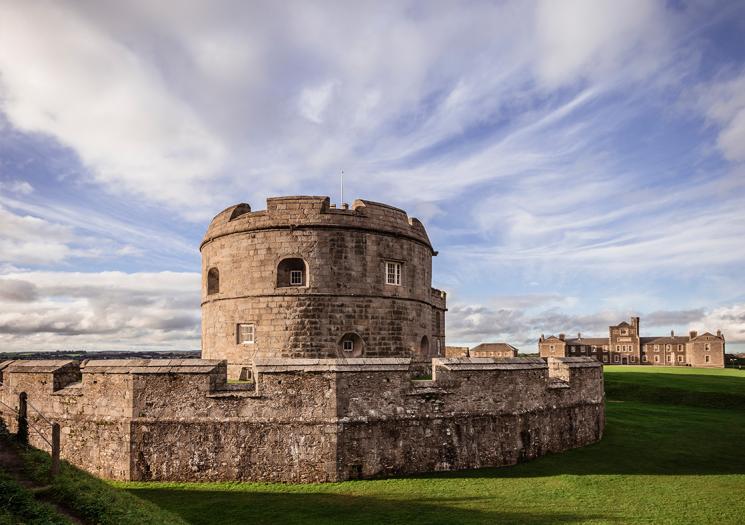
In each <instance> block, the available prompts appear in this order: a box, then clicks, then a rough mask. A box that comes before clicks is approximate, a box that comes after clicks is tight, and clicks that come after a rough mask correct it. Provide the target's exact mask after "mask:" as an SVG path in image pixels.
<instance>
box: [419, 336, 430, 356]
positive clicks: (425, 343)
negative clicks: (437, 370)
mask: <svg viewBox="0 0 745 525" xmlns="http://www.w3.org/2000/svg"><path fill="white" fill-rule="evenodd" d="M419 352H420V353H421V354H422V355H429V338H427V336H426V335H425V336H424V337H422V341H421V342H420V343H419Z"/></svg>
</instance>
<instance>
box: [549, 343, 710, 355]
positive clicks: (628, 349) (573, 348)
mask: <svg viewBox="0 0 745 525" xmlns="http://www.w3.org/2000/svg"><path fill="white" fill-rule="evenodd" d="M660 346H661V345H654V351H655V352H659V351H660ZM677 347H678V348H677V350H678V352H682V351H683V350H684V347H683V345H677ZM590 348H591V351H592V352H593V353H597V351H598V350H599V347H597V346H592V347H590ZM586 349H587V350H589V349H588V347H586V346H574V345H570V346H569V351H570V352H577V351H580V352H582V351H585V350H586ZM549 350H550V351H551V352H553V351H554V345H549ZM603 350H605V351H607V350H608V345H603ZM665 350H666V351H668V352H671V351H672V350H673V348H672V345H665ZM704 350H705V351H707V352H709V351H711V345H710V344H709V343H706V344H705V345H704ZM633 351H634V347H633V346H632V345H616V352H633ZM644 351H645V352H651V351H652V345H644Z"/></svg>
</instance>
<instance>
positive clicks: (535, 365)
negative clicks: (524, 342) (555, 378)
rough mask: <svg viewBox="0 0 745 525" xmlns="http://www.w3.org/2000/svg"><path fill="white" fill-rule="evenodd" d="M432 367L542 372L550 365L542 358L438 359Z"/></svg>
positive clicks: (434, 360)
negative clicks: (532, 370) (533, 370)
mask: <svg viewBox="0 0 745 525" xmlns="http://www.w3.org/2000/svg"><path fill="white" fill-rule="evenodd" d="M432 367H433V368H435V367H437V368H444V369H445V370H531V369H535V370H542V369H546V368H548V363H546V361H544V360H543V359H541V358H540V357H438V358H436V359H433V360H432Z"/></svg>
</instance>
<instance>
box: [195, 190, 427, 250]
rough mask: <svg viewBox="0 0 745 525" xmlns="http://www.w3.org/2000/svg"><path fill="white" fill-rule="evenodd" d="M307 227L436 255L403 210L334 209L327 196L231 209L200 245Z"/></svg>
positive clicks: (365, 205)
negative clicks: (376, 237)
mask: <svg viewBox="0 0 745 525" xmlns="http://www.w3.org/2000/svg"><path fill="white" fill-rule="evenodd" d="M309 227H312V228H344V229H353V230H361V231H365V232H371V233H378V234H382V235H391V236H395V237H404V238H407V239H411V240H415V241H417V242H420V243H422V244H424V245H425V246H427V247H428V248H429V250H430V251H431V252H432V254H433V255H435V254H436V252H435V251H434V249H433V248H432V244H431V242H430V240H429V237H428V236H427V232H426V230H425V229H424V225H423V224H422V223H421V221H419V219H417V218H415V217H409V216H408V214H407V213H406V212H405V211H404V210H401V209H399V208H396V207H394V206H390V205H388V204H383V203H380V202H373V201H368V200H363V199H357V200H355V201H354V203H352V206H351V207H349V208H336V207H335V206H333V205H332V204H331V200H330V199H329V197H325V196H313V195H295V196H286V197H271V198H268V199H267V200H266V209H265V210H259V211H252V210H251V206H250V205H248V204H246V203H241V204H236V205H234V206H230V207H229V208H226V209H225V210H223V211H221V212H220V213H218V214H217V215H216V216H215V218H214V219H212V222H211V223H210V225H209V227H208V228H207V233H206V234H205V236H204V238H203V240H202V244H201V246H202V247H203V246H204V245H205V244H207V243H209V242H212V241H213V240H215V239H218V238H220V237H223V236H225V235H232V234H235V233H250V232H256V231H262V230H275V229H303V228H309Z"/></svg>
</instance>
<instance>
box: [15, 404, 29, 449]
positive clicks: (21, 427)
mask: <svg viewBox="0 0 745 525" xmlns="http://www.w3.org/2000/svg"><path fill="white" fill-rule="evenodd" d="M27 399H28V395H27V394H26V392H21V394H20V395H19V396H18V433H17V434H16V439H18V442H19V443H21V444H22V445H28V401H27Z"/></svg>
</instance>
